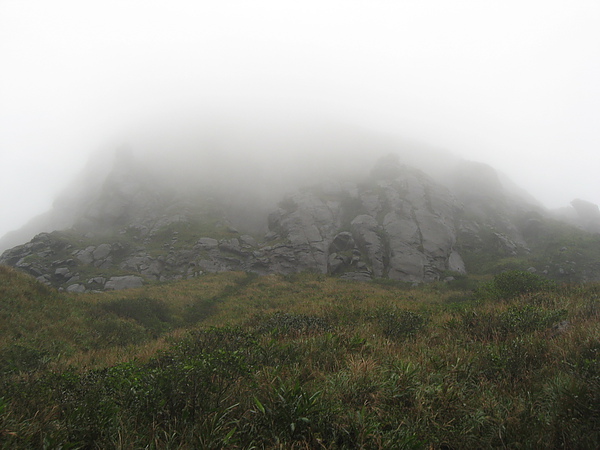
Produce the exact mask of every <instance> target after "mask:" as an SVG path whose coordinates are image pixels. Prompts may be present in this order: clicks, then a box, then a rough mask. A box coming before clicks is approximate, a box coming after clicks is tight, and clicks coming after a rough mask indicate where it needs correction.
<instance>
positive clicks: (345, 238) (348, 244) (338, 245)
mask: <svg viewBox="0 0 600 450" xmlns="http://www.w3.org/2000/svg"><path fill="white" fill-rule="evenodd" d="M352 248H354V239H353V238H352V233H350V232H348V231H342V232H341V233H338V234H337V235H336V236H335V237H334V238H333V242H332V243H331V245H330V246H329V251H330V252H334V253H335V252H345V251H348V250H351V249H352Z"/></svg>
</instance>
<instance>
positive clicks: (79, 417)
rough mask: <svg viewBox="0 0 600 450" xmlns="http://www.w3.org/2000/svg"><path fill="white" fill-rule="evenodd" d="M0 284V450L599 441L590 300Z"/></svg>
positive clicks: (229, 277)
mask: <svg viewBox="0 0 600 450" xmlns="http://www.w3.org/2000/svg"><path fill="white" fill-rule="evenodd" d="M0 280H1V281H0V299H1V300H0V301H1V306H0V312H1V313H2V316H1V319H2V320H3V322H2V328H1V329H0V336H1V338H0V339H1V340H0V370H1V372H0V445H1V446H2V447H3V448H132V449H134V448H190V449H191V448H223V447H225V448H461V449H462V448H489V447H507V448H597V447H598V444H599V443H600V435H599V434H600V321H599V317H600V301H599V298H600V286H597V285H586V286H570V287H562V288H556V287H552V286H545V285H537V284H533V285H531V286H533V288H531V289H529V288H528V289H522V290H521V293H519V290H516V291H515V290H514V289H513V290H512V291H510V290H504V291H502V290H501V289H500V288H501V287H502V286H503V285H502V284H500V283H498V286H496V287H497V288H498V289H496V290H494V289H491V288H490V285H487V286H486V287H487V289H479V290H478V291H477V292H476V293H473V292H471V291H462V290H459V289H457V288H458V287H459V286H461V283H457V286H456V288H453V287H452V286H451V285H450V286H449V285H441V284H440V285H436V284H433V285H427V286H424V287H421V288H409V287H406V286H404V285H402V284H398V283H396V284H395V283H351V282H344V281H341V280H338V279H333V278H328V277H323V276H319V275H307V274H302V275H297V276H291V277H283V276H267V277H256V276H253V275H249V274H244V273H226V274H219V275H210V276H206V277H203V278H199V279H195V280H189V281H185V282H180V283H173V284H168V285H158V286H153V287H148V288H143V289H139V290H132V291H126V292H112V293H104V294H86V295H78V296H76V295H66V294H59V293H56V292H54V291H51V290H49V289H46V288H45V287H43V286H40V285H38V284H37V283H35V282H34V281H33V280H31V279H29V278H27V277H25V276H23V275H21V274H18V273H16V272H14V271H13V270H11V269H7V268H0ZM499 280H500V281H502V279H500V278H499ZM514 280H515V279H514V278H513V284H512V285H510V286H509V287H514V286H515V281H514ZM504 281H506V280H504ZM525 281H528V280H525ZM505 284H506V283H505ZM492 287H493V286H492ZM523 292H525V294H522V293H523ZM521 294H522V295H521ZM484 299H487V300H484Z"/></svg>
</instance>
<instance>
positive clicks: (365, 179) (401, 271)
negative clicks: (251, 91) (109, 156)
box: [0, 140, 600, 292]
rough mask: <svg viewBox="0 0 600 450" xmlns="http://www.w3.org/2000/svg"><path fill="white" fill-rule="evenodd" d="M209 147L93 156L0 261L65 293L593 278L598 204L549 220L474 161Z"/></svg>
mask: <svg viewBox="0 0 600 450" xmlns="http://www.w3.org/2000/svg"><path fill="white" fill-rule="evenodd" d="M365 142H366V140H365ZM205 145H208V144H206V142H205ZM271 145H273V143H272V142H271ZM274 145H275V146H277V145H278V143H275V144H274ZM329 145H331V141H330V142H329ZM363 145H365V144H363ZM208 147H209V148H210V150H211V151H210V152H209V153H210V154H211V155H212V156H211V158H210V159H204V160H201V159H193V158H188V159H184V160H181V161H184V162H185V164H179V165H177V162H176V161H172V160H170V159H169V158H168V155H162V159H161V158H158V159H156V160H155V162H154V164H149V163H148V161H147V160H145V159H143V158H138V157H137V156H136V155H135V154H134V152H133V151H131V150H130V149H128V148H127V147H123V148H122V149H120V150H119V151H118V152H116V153H115V157H114V159H113V161H112V163H110V162H108V161H106V160H102V161H101V164H100V163H99V162H98V160H94V161H93V162H92V163H90V167H88V169H87V170H86V175H84V176H83V177H82V179H81V180H80V181H79V182H78V183H76V184H75V185H74V187H73V188H71V189H70V190H69V191H68V192H67V193H66V194H65V195H63V197H62V198H61V199H59V200H58V201H57V202H56V204H55V209H54V211H53V212H50V213H48V214H47V216H46V217H51V218H52V217H54V219H53V220H50V221H49V223H50V224H60V225H61V226H60V227H57V229H56V230H53V229H47V230H45V231H46V232H43V233H41V234H38V235H36V236H35V237H34V238H33V239H32V240H31V241H29V242H27V243H25V244H22V245H18V246H16V247H14V248H12V249H9V250H7V251H5V252H4V253H3V254H2V256H1V257H0V263H2V264H7V265H11V266H15V267H17V268H19V269H21V270H23V271H25V272H28V273H30V274H32V275H33V276H35V277H36V278H37V279H38V280H39V281H41V282H43V283H46V284H49V285H53V286H56V287H59V288H63V289H66V290H68V291H75V292H85V291H89V290H108V289H121V288H127V287H134V286H140V285H142V284H145V283H149V282H158V281H168V280H176V279H182V278H190V277H197V276H200V275H202V274H203V273H207V272H220V271H248V272H255V273H259V274H269V273H283V274H291V273H296V272H301V271H315V272H318V273H323V274H331V275H335V276H339V277H342V278H345V279H351V280H371V279H373V278H389V279H392V280H398V281H405V282H411V283H420V282H430V281H437V280H451V279H454V278H456V277H460V276H462V275H464V274H467V273H474V274H485V273H494V272H498V271H501V270H504V269H508V268H519V269H524V270H530V271H538V272H540V273H544V274H546V275H548V276H551V277H555V278H560V279H563V280H564V281H582V280H597V279H600V262H599V261H598V260H597V256H596V255H597V254H599V253H598V250H599V249H600V240H599V238H598V235H597V234H594V233H591V232H590V230H592V231H593V230H594V228H593V227H594V226H597V225H598V224H599V223H600V219H599V214H598V212H597V211H598V207H597V206H596V207H595V208H594V206H595V205H590V204H587V203H585V202H582V201H577V202H574V204H573V206H574V207H575V209H576V211H577V212H580V214H582V215H581V218H582V220H583V221H585V228H586V229H585V230H584V229H582V228H581V227H576V226H574V225H569V224H567V223H565V222H561V221H558V220H556V219H554V218H553V216H552V214H550V213H549V212H548V211H546V210H545V209H544V208H543V207H541V206H540V205H539V204H537V203H536V202H535V201H532V200H531V199H530V198H528V197H527V196H526V195H525V196H524V195H521V194H519V193H518V190H517V189H515V188H512V187H511V186H510V184H509V183H507V182H506V181H504V180H503V179H502V177H501V176H500V175H499V174H498V173H497V172H496V171H495V170H494V169H493V168H491V167H489V166H486V165H484V164H480V163H475V162H469V161H464V160H460V159H458V158H450V157H446V158H447V160H446V161H445V163H446V164H442V165H439V164H438V165H437V169H435V170H428V172H429V173H426V172H425V171H424V170H422V169H428V168H429V169H431V168H432V167H433V166H434V165H431V166H429V167H428V166H421V168H417V167H415V166H414V165H413V164H412V163H415V161H416V159H415V158H412V159H411V158H409V157H407V156H406V155H410V152H409V153H406V154H403V153H402V152H391V153H388V154H384V155H383V156H381V157H379V158H376V157H371V160H372V162H371V164H370V165H369V167H367V166H366V164H365V163H364V161H365V160H367V159H368V158H365V157H364V154H362V156H361V158H362V159H360V161H359V163H358V164H354V167H352V170H348V167H349V166H351V165H352V164H350V163H352V162H353V161H345V160H340V158H346V159H349V158H352V157H351V156H339V155H343V153H340V154H339V155H338V156H337V157H334V158H332V159H330V160H329V161H326V162H325V161H324V160H319V159H318V157H317V156H314V154H313V156H312V157H306V156H305V154H303V153H301V152H297V156H298V155H299V156H298V158H299V159H298V160H293V159H287V160H285V159H282V160H280V161H279V162H278V163H274V162H273V165H269V163H268V161H267V160H264V159H263V160H257V159H252V158H250V157H246V159H242V160H240V158H239V155H232V154H231V152H230V151H229V150H228V149H229V148H230V147H228V146H227V145H221V147H219V146H218V145H216V144H214V143H212V144H210V145H208ZM254 147H255V148H257V147H258V144H257V143H256V142H255V143H254ZM219 149H220V151H218V150H219ZM383 149H384V150H389V145H386V146H383ZM367 153H368V152H367ZM192 154H193V153H187V155H188V156H189V155H192ZM371 154H373V152H371ZM273 155H275V154H273ZM166 156H167V157H166ZM232 156H233V157H232ZM336 158H337V159H336ZM421 159H425V160H426V158H421ZM156 161H161V162H160V163H159V164H157V163H156ZM167 161H168V164H169V165H170V167H166V165H167ZM181 161H180V162H181ZM409 163H411V164H409ZM417 165H418V164H417ZM301 166H302V169H301V170H300V169H299V167H301ZM441 166H444V167H443V170H441V168H440V167H441ZM342 167H344V169H343V170H342V169H341V168H342ZM292 168H296V169H297V170H295V171H294V170H291V169H292ZM315 168H316V169H315ZM286 170H287V172H286ZM302 170H303V171H304V172H302ZM173 173H175V174H176V176H175V177H173ZM166 174H169V175H168V176H167V175H166ZM286 174H289V175H286ZM434 176H435V179H434ZM174 178H175V180H174ZM286 191H287V192H286ZM57 217H60V218H61V219H62V220H57ZM586 230H587V231H586Z"/></svg>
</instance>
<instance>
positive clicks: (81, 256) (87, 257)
mask: <svg viewBox="0 0 600 450" xmlns="http://www.w3.org/2000/svg"><path fill="white" fill-rule="evenodd" d="M94 250H96V247H94V246H93V245H91V246H89V247H86V248H85V249H84V250H78V251H77V250H76V251H75V252H73V256H75V258H77V259H78V260H79V261H81V262H82V263H83V264H92V263H93V262H94Z"/></svg>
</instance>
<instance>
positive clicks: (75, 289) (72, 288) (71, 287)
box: [66, 284, 85, 293]
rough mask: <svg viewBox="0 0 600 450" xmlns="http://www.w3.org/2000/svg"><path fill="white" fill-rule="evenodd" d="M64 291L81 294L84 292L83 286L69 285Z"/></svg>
mask: <svg viewBox="0 0 600 450" xmlns="http://www.w3.org/2000/svg"><path fill="white" fill-rule="evenodd" d="M66 291H67V292H79V293H83V292H85V286H84V285H83V284H71V285H69V286H67V289H66Z"/></svg>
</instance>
